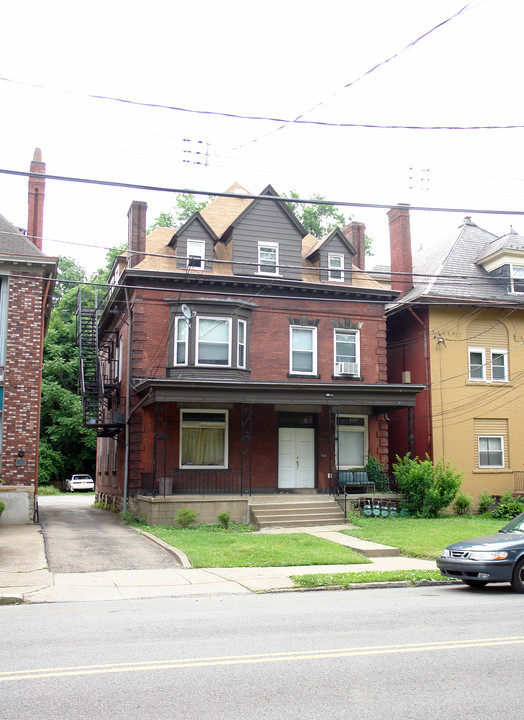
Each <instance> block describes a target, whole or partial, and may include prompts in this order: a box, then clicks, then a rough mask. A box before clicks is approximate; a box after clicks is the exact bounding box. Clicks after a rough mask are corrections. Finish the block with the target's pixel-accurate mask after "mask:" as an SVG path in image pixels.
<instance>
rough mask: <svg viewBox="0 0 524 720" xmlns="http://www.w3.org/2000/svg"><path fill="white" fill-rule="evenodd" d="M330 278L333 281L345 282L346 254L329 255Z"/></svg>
mask: <svg viewBox="0 0 524 720" xmlns="http://www.w3.org/2000/svg"><path fill="white" fill-rule="evenodd" d="M328 280H330V281H331V282H344V256H343V255H332V254H331V253H330V254H329V255H328Z"/></svg>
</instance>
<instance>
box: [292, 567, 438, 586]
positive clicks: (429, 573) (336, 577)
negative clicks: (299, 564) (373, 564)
mask: <svg viewBox="0 0 524 720" xmlns="http://www.w3.org/2000/svg"><path fill="white" fill-rule="evenodd" d="M291 579H292V580H293V582H294V583H295V585H296V586H297V587H303V588H315V587H330V586H333V585H336V586H337V587H342V588H344V589H346V590H347V589H348V588H349V587H350V586H351V585H358V584H361V583H370V582H398V581H408V582H410V583H416V582H420V581H423V580H426V581H432V580H442V577H441V575H440V571H439V570H363V571H362V572H347V573H321V574H318V575H292V576H291Z"/></svg>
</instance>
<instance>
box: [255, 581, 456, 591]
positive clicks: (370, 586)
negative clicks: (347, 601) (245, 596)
mask: <svg viewBox="0 0 524 720" xmlns="http://www.w3.org/2000/svg"><path fill="white" fill-rule="evenodd" d="M441 585H456V586H461V585H462V583H461V582H460V580H416V581H415V582H412V581H411V580H389V581H385V582H367V583H350V584H349V587H345V586H344V585H322V586H320V587H294V588H272V589H269V590H256V591H255V593H258V594H263V593H285V592H322V591H324V590H379V589H380V588H404V587H409V588H415V587H436V586H441Z"/></svg>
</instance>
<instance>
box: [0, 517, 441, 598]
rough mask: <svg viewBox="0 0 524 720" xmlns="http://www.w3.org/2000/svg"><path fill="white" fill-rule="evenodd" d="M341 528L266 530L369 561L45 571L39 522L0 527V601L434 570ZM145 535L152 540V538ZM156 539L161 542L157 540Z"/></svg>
mask: <svg viewBox="0 0 524 720" xmlns="http://www.w3.org/2000/svg"><path fill="white" fill-rule="evenodd" d="M343 527H347V525H346V526H340V527H338V526H336V527H330V526H323V527H307V528H293V530H291V531H289V530H285V529H283V528H272V529H271V530H266V531H264V532H272V533H283V532H306V533H309V534H311V535H315V536H316V537H324V538H326V539H327V540H331V541H333V542H338V543H340V544H342V545H345V546H347V547H351V548H354V549H355V550H359V551H360V552H365V553H366V554H369V556H370V559H371V560H372V563H371V564H365V565H313V566H312V565H305V566H294V567H249V568H208V569H199V568H191V567H187V565H188V564H189V563H188V561H187V558H186V557H185V555H184V554H183V553H180V552H179V551H177V550H174V549H173V548H166V550H167V549H169V551H170V552H172V553H175V554H177V556H178V559H179V561H180V565H181V566H182V567H180V568H173V569H162V570H147V569H146V570H108V571H103V572H90V573H52V572H50V571H49V570H48V569H47V559H46V555H45V548H44V539H43V535H42V531H41V529H40V526H39V525H5V526H0V599H1V598H17V599H20V600H22V601H23V602H26V603H43V602H86V601H92V600H122V599H124V600H129V599H137V598H154V597H187V596H194V595H226V594H228V595H230V594H242V593H244V594H248V593H252V592H269V591H275V590H286V589H289V588H293V587H294V585H293V581H292V580H291V576H292V575H306V574H310V573H336V572H360V571H368V570H418V569H429V570H434V569H436V565H435V563H434V562H433V561H428V560H416V559H413V558H403V557H400V556H398V555H395V554H393V553H395V552H398V551H396V549H394V548H388V547H387V546H384V545H382V546H380V545H377V544H375V543H368V542H366V541H363V540H358V538H350V537H348V536H347V535H343V534H340V533H338V532H336V531H337V530H338V529H341V528H343ZM146 535H148V534H147V533H146ZM148 537H150V539H153V537H152V536H148ZM154 541H155V542H157V544H161V545H162V542H161V541H158V540H157V539H154ZM376 553H379V554H378V555H377V554H376Z"/></svg>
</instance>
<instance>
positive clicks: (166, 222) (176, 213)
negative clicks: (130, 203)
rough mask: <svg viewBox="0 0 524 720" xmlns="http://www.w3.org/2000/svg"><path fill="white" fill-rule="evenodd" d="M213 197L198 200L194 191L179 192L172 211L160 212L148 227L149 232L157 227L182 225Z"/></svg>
mask: <svg viewBox="0 0 524 720" xmlns="http://www.w3.org/2000/svg"><path fill="white" fill-rule="evenodd" d="M212 199H213V198H211V197H208V198H207V200H201V201H198V200H197V199H196V198H195V196H194V195H193V193H177V195H176V196H175V204H174V206H173V208H172V212H167V213H164V212H163V213H160V215H159V216H158V217H157V218H156V220H155V222H154V223H153V224H152V225H151V226H150V227H149V228H148V230H147V231H148V232H151V230H154V229H155V228H157V227H172V228H177V227H180V225H182V224H183V223H185V221H186V220H189V218H190V217H191V216H192V215H194V214H195V213H196V212H199V211H200V210H202V208H204V207H205V206H206V205H207V204H208V203H209V201H210V200H212Z"/></svg>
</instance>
